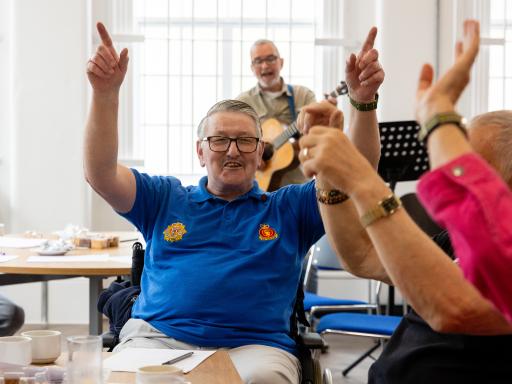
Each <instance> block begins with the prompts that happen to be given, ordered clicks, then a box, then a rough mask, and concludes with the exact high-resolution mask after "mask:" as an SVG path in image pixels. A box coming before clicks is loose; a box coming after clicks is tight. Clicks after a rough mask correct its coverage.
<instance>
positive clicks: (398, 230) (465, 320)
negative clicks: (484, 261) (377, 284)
mask: <svg viewBox="0 0 512 384" xmlns="http://www.w3.org/2000/svg"><path fill="white" fill-rule="evenodd" d="M390 193H391V191H390V190H389V188H387V187H386V186H385V185H384V184H380V183H368V185H367V187H365V189H364V190H360V191H357V192H356V193H354V194H353V196H352V198H353V200H354V202H355V205H356V208H357V211H358V214H359V215H362V214H364V213H365V212H366V211H367V210H369V209H371V208H373V207H374V206H375V205H376V204H377V202H378V201H380V200H382V199H383V198H385V197H387V196H388V195H389V194H390ZM367 231H368V234H369V236H370V239H371V241H372V242H373V245H374V247H375V249H376V251H377V254H378V256H379V258H380V260H381V262H382V264H383V265H384V268H385V269H386V271H387V273H388V274H389V276H390V278H391V280H392V281H393V282H394V283H395V285H396V286H397V287H398V288H399V289H400V291H401V292H402V294H403V296H404V297H405V298H406V299H407V300H408V302H409V303H410V304H411V305H412V307H413V308H414V309H415V310H416V311H417V312H418V313H419V314H420V315H421V316H422V317H423V318H424V319H425V320H426V321H427V323H428V324H429V325H430V326H431V327H432V328H434V329H435V330H437V331H440V332H458V333H468V334H501V333H507V332H511V331H512V328H510V326H509V325H508V324H507V322H506V320H505V319H504V318H503V317H502V316H501V315H500V314H499V312H498V311H497V310H496V309H495V308H494V307H493V306H492V305H491V304H490V303H489V302H488V301H487V300H485V299H484V298H483V297H482V296H481V295H480V294H479V293H478V291H477V290H476V289H475V288H474V287H473V286H472V285H471V284H470V283H469V282H468V281H467V280H466V279H465V278H464V277H463V275H462V273H461V271H460V270H459V268H458V267H457V266H456V265H454V264H453V262H451V260H450V259H449V258H448V257H447V256H446V255H445V254H444V252H443V251H442V250H441V249H440V248H439V247H438V246H437V245H436V244H435V243H433V242H432V241H431V240H430V239H429V238H428V236H427V235H426V234H425V233H424V232H423V231H421V230H420V229H419V228H418V227H417V226H416V224H415V223H414V222H413V221H412V219H411V218H410V217H409V216H408V215H407V213H406V212H405V210H404V209H398V210H397V212H395V213H394V214H392V215H391V216H388V217H385V218H382V219H380V220H378V221H376V222H374V223H373V224H371V225H370V226H369V227H368V228H367Z"/></svg>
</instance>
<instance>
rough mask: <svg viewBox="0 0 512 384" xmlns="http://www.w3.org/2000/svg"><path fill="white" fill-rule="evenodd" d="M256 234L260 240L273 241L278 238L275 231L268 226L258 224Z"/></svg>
mask: <svg viewBox="0 0 512 384" xmlns="http://www.w3.org/2000/svg"><path fill="white" fill-rule="evenodd" d="M258 233H259V235H260V240H274V239H277V237H278V235H277V232H276V230H275V229H274V228H272V227H271V226H270V225H268V224H260V230H259V231H258Z"/></svg>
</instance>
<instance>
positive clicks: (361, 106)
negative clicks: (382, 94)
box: [348, 93, 379, 112]
mask: <svg viewBox="0 0 512 384" xmlns="http://www.w3.org/2000/svg"><path fill="white" fill-rule="evenodd" d="M348 99H349V100H350V104H352V106H353V107H354V108H355V109H357V110H358V111H361V112H369V111H373V110H374V109H377V102H378V101H379V94H378V93H376V94H375V100H373V101H370V102H369V103H360V102H358V101H355V100H354V99H353V98H351V97H350V94H349V95H348Z"/></svg>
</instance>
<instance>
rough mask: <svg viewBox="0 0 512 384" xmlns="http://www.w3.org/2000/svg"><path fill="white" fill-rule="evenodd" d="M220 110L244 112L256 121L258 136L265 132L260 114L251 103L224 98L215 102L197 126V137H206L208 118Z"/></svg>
mask: <svg viewBox="0 0 512 384" xmlns="http://www.w3.org/2000/svg"><path fill="white" fill-rule="evenodd" d="M219 112H236V113H243V114H244V115H247V116H249V117H250V118H251V120H252V121H254V125H255V126H256V136H257V137H259V138H261V137H262V136H263V132H262V130H261V124H260V118H259V117H258V114H257V113H256V111H255V110H254V108H253V107H251V106H250V105H249V104H247V103H244V102H243V101H240V100H229V99H228V100H222V101H219V102H218V103H215V104H214V105H213V107H211V108H210V110H209V111H208V112H207V113H206V116H205V117H203V119H202V120H201V122H200V123H199V126H198V127H197V137H198V138H199V139H204V133H205V131H206V126H207V125H208V119H209V118H210V116H212V115H214V114H216V113H219Z"/></svg>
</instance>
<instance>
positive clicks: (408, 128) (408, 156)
mask: <svg viewBox="0 0 512 384" xmlns="http://www.w3.org/2000/svg"><path fill="white" fill-rule="evenodd" d="M419 130H420V126H419V125H418V123H417V122H416V121H414V120H409V121H390V122H385V123H379V132H380V146H381V156H380V161H379V168H378V172H379V175H380V176H381V177H382V178H383V179H384V181H386V182H387V183H389V188H390V189H391V190H392V191H393V192H395V187H396V183H397V182H399V181H414V180H418V179H419V178H420V176H421V175H422V174H423V173H424V172H426V171H428V170H429V162H428V153H427V149H426V148H425V146H424V145H423V143H422V142H420V141H418V132H419ZM394 305H395V292H394V289H393V287H392V286H389V296H388V307H387V309H386V312H387V314H389V313H390V312H391V309H392V308H393V307H394Z"/></svg>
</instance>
